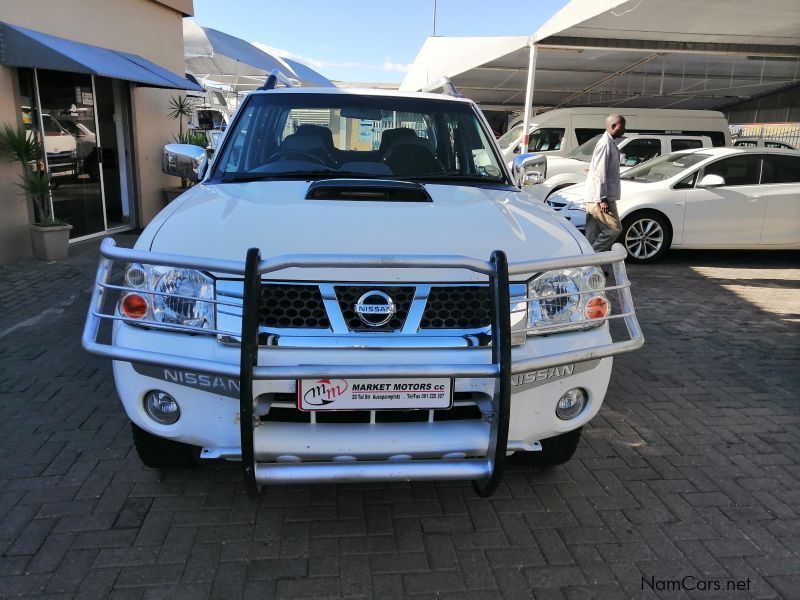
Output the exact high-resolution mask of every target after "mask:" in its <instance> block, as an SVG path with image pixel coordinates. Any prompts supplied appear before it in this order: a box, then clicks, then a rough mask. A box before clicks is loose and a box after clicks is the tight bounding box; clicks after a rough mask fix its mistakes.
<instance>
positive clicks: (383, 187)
mask: <svg viewBox="0 0 800 600" xmlns="http://www.w3.org/2000/svg"><path fill="white" fill-rule="evenodd" d="M306 200H350V201H354V202H362V201H363V202H433V198H431V197H430V194H428V191H427V190H426V189H425V187H424V186H423V185H422V184H420V183H416V182H413V181H395V180H392V179H325V180H322V181H315V182H314V183H312V184H311V185H309V186H308V191H307V192H306Z"/></svg>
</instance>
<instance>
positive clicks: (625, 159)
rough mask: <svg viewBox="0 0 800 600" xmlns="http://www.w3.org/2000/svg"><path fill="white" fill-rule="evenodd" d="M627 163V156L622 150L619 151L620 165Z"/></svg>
mask: <svg viewBox="0 0 800 600" xmlns="http://www.w3.org/2000/svg"><path fill="white" fill-rule="evenodd" d="M627 163H628V157H627V156H625V155H624V154H623V153H622V152H620V153H619V164H620V166H622V167H624V166H626V165H627Z"/></svg>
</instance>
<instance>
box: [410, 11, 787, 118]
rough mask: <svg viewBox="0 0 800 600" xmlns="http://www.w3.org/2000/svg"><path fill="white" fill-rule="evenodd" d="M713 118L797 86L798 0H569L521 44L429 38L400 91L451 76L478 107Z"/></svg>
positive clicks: (518, 39)
mask: <svg viewBox="0 0 800 600" xmlns="http://www.w3.org/2000/svg"><path fill="white" fill-rule="evenodd" d="M531 44H533V45H534V46H535V56H534V58H535V67H536V68H535V78H534V80H533V81H534V86H533V99H532V104H533V107H534V108H536V109H540V110H541V109H547V108H555V107H562V106H609V107H612V106H618V107H628V108H633V107H637V108H667V107H669V108H689V109H719V108H723V107H725V106H728V105H730V104H735V103H738V102H741V101H743V100H746V99H749V98H753V97H756V96H760V95H763V94H766V93H769V92H773V91H776V90H780V89H782V88H784V87H787V86H790V85H793V84H796V83H798V82H800V2H799V1H798V0H769V1H768V2H753V1H752V0H704V1H703V2H697V1H696V0H573V1H572V2H570V3H569V4H568V5H567V6H566V7H564V8H563V9H562V10H561V11H559V12H558V13H557V14H556V15H554V16H553V17H552V18H551V19H550V20H549V21H547V22H546V23H545V24H544V25H543V26H542V27H541V28H540V29H539V30H538V31H537V32H536V33H535V34H534V35H532V36H530V37H527V36H523V37H499V38H498V37H494V38H444V37H431V38H428V40H427V41H426V42H425V44H424V45H423V47H422V49H421V50H420V52H419V54H418V55H417V58H416V60H415V61H414V63H413V65H412V67H411V70H410V71H409V73H408V75H407V76H406V78H405V80H404V81H403V84H402V85H401V87H400V89H403V90H418V89H422V88H423V87H425V86H426V85H428V84H429V83H431V82H434V81H436V80H437V79H438V78H440V77H442V76H445V77H449V78H450V79H451V81H452V82H453V84H454V85H455V86H456V87H457V88H458V89H459V91H460V92H461V93H462V94H464V95H465V96H467V97H469V98H472V99H473V100H475V101H476V102H478V103H479V104H481V106H482V107H484V108H486V109H501V110H510V111H519V110H522V109H523V107H524V106H525V90H526V84H527V81H528V65H529V62H530V58H531V52H530V46H531Z"/></svg>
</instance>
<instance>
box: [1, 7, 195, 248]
mask: <svg viewBox="0 0 800 600" xmlns="http://www.w3.org/2000/svg"><path fill="white" fill-rule="evenodd" d="M191 5H192V2H191V0H179V1H177V0H173V1H171V2H159V1H155V0H69V2H52V0H24V1H18V2H0V21H6V22H8V23H12V24H14V25H20V26H22V27H27V28H29V29H33V30H35V31H40V32H42V33H47V34H50V35H55V36H58V37H62V38H66V39H69V40H74V41H77V42H81V43H84V44H92V45H95V46H102V47H105V48H111V49H114V50H121V51H124V52H131V53H133V54H138V55H140V56H142V57H144V58H146V59H148V60H151V61H153V62H154V63H156V64H158V65H161V66H162V67H164V68H166V69H169V70H170V71H172V72H174V73H178V74H183V73H184V71H185V64H184V56H183V15H184V14H191V12H192V10H191ZM16 77H17V75H16V69H12V68H8V67H2V66H0V126H2V124H4V123H11V124H16V123H17V122H18V119H19V115H18V113H19V110H18V109H19V107H18V104H17V103H16V102H15V101H14V93H13V89H14V87H16V85H14V86H12V85H9V84H10V82H13V83H14V84H16ZM130 88H131V94H130V96H131V115H132V121H133V131H132V136H131V137H132V139H131V142H132V145H133V169H134V188H135V189H134V193H135V195H134V196H133V197H131V203H132V204H133V205H134V206H136V207H137V208H136V214H137V216H138V224H139V225H140V226H143V225H146V224H147V223H148V222H149V221H150V220H151V219H152V218H153V216H154V215H155V214H156V213H157V212H158V211H159V210H160V208H161V207H162V206H163V196H162V191H161V190H162V188H165V187H175V186H176V185H179V181H178V180H177V179H176V178H174V177H169V176H167V175H163V174H162V172H161V151H162V149H163V146H164V144H167V143H169V142H171V141H172V136H173V135H177V134H178V124H177V121H174V120H171V119H169V118H168V117H167V116H166V114H167V110H168V102H169V98H170V97H171V96H175V95H179V94H180V93H181V92H180V91H179V90H160V89H153V88H145V87H139V86H136V85H133V84H131V86H130ZM8 168H9V165H7V164H5V163H4V164H2V165H0V196H1V197H0V207H2V208H3V213H1V214H2V218H1V219H0V263H3V262H8V261H10V260H13V259H15V258H17V257H19V256H30V254H31V249H30V243H29V242H28V243H26V244H25V247H24V248H20V247H19V239H20V236H21V234H19V233H18V231H17V230H18V229H19V227H18V224H19V223H27V222H28V220H27V214H26V213H24V212H20V211H19V210H12V211H10V213H8V212H6V210H5V209H6V208H8V205H9V204H12V205H13V202H14V200H18V199H16V198H15V199H14V200H12V199H11V198H10V194H9V192H8V189H9V186H10V187H11V188H15V186H14V184H13V181H14V177H13V176H12V177H11V178H10V179H11V181H9V177H8V176H7V170H8ZM12 170H13V169H12ZM23 204H24V203H23ZM13 206H16V205H13ZM13 206H12V208H13ZM9 214H10V216H9ZM23 217H24V218H23ZM7 218H10V219H11V220H10V221H7ZM25 229H27V228H25ZM12 230H13V232H12ZM25 236H27V231H25ZM26 239H27V238H26ZM14 240H16V241H14Z"/></svg>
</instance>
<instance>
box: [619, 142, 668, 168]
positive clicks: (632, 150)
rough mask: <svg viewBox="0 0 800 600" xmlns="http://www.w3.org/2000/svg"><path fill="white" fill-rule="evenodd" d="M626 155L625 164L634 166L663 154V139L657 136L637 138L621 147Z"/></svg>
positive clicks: (621, 152) (622, 152)
mask: <svg viewBox="0 0 800 600" xmlns="http://www.w3.org/2000/svg"><path fill="white" fill-rule="evenodd" d="M619 152H620V154H624V155H625V166H626V167H634V166H636V165H638V164H639V163H643V162H647V161H648V160H650V159H651V158H655V157H656V156H658V155H660V154H661V140H659V139H655V138H635V139H633V140H631V142H630V143H629V144H627V145H626V146H624V147H623V148H620V151H619Z"/></svg>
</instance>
